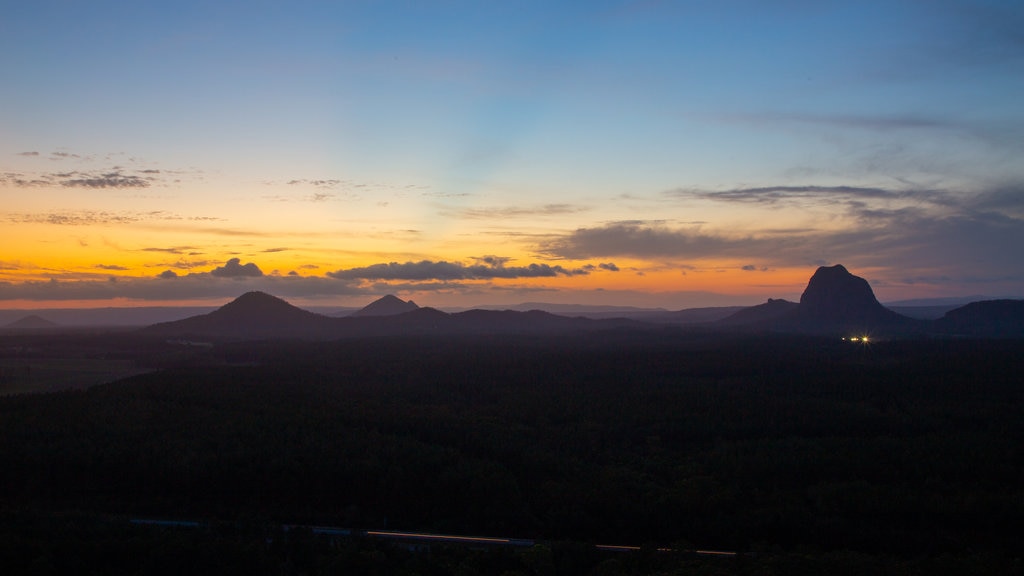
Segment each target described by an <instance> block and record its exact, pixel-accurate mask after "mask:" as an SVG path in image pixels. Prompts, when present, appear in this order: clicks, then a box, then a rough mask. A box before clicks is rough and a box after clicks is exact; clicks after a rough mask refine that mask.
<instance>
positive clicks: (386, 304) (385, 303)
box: [351, 294, 419, 317]
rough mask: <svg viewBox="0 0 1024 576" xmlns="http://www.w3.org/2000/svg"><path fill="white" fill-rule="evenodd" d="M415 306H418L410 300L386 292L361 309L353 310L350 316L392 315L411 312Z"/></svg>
mask: <svg viewBox="0 0 1024 576" xmlns="http://www.w3.org/2000/svg"><path fill="white" fill-rule="evenodd" d="M417 308H419V306H417V305H416V303H415V302H413V301H412V300H409V301H408V302H407V301H405V300H402V299H401V298H399V297H397V296H394V295H393V294H388V295H387V296H382V297H380V298H378V299H377V300H374V301H373V302H370V303H369V304H367V305H366V306H365V307H364V308H362V309H361V310H357V311H356V312H353V313H352V314H351V316H356V317H360V316H394V315H396V314H404V313H406V312H411V311H413V310H416V309H417Z"/></svg>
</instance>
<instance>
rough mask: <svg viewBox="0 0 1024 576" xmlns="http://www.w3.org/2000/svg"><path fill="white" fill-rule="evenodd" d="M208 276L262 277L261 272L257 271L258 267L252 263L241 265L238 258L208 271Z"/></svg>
mask: <svg viewBox="0 0 1024 576" xmlns="http://www.w3.org/2000/svg"><path fill="white" fill-rule="evenodd" d="M210 274H212V275H214V276H218V277H221V278H246V277H248V278H252V277H259V276H263V271H262V270H260V269H259V266H257V265H256V264H253V263H252V262H249V263H247V264H241V260H239V259H238V258H232V259H230V260H228V261H227V262H226V263H225V264H224V265H223V266H219V267H217V268H214V269H213V270H212V271H210Z"/></svg>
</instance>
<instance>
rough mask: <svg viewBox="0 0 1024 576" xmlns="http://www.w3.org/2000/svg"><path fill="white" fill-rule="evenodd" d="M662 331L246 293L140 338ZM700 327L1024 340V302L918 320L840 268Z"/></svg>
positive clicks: (627, 322) (625, 321)
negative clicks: (311, 304) (317, 308)
mask: <svg viewBox="0 0 1024 576" xmlns="http://www.w3.org/2000/svg"><path fill="white" fill-rule="evenodd" d="M402 308H405V309H406V310H405V311H403V310H402ZM716 313H717V311H716ZM663 326H664V324H663V323H662V322H659V321H658V320H655V319H652V320H650V321H647V322H644V321H640V320H638V319H629V318H609V319H594V318H583V317H567V316H560V315H556V314H551V313H549V312H544V311H541V310H530V311H526V312H523V311H517V310H481V309H472V310H466V311H464V312H457V313H453V314H449V313H446V312H442V311H441V310H437V309H434V308H429V307H425V308H421V307H419V306H417V305H416V304H415V303H413V302H411V301H409V302H404V301H402V300H401V299H399V298H397V297H395V296H390V295H389V296H384V297H382V298H380V299H378V300H376V301H374V302H372V303H371V304H369V305H368V306H366V307H365V308H363V309H361V310H360V311H358V312H357V313H355V314H353V315H351V316H347V317H342V318H335V317H329V316H323V315H320V314H315V313H313V312H309V311H307V310H303V309H301V308H297V307H295V306H293V305H291V304H289V303H288V302H285V301H284V300H282V299H280V298H277V297H275V296H271V295H270V294H266V293H263V292H249V293H247V294H243V295H242V296H239V297H238V298H236V299H235V300H233V301H232V302H229V303H228V304H225V305H224V306H222V307H220V308H218V309H217V310H214V311H213V312H210V313H208V314H203V315H199V316H192V317H189V318H185V319H184V320H178V321H175V322H164V323H161V324H154V325H152V326H149V327H148V328H144V329H143V330H142V332H143V333H145V334H152V335H158V336H164V337H177V338H196V337H199V338H203V339H213V340H268V339H278V338H298V339H306V340H328V339H345V338H361V337H366V336H404V335H426V336H440V335H489V334H495V335H497V334H536V335H540V334H558V335H562V334H566V335H568V334H571V333H573V332H575V333H582V332H588V331H596V330H608V329H615V330H619V329H627V330H654V329H660V328H659V327H663ZM705 326H707V327H711V326H717V327H719V328H721V329H723V330H730V331H732V330H755V331H777V332H788V333H801V334H822V335H826V334H828V335H840V334H844V333H860V334H868V335H872V336H879V335H907V336H909V335H923V334H926V333H927V334H934V335H938V336H970V337H993V336H995V337H1006V336H1024V300H993V301H986V302H975V303H972V304H968V305H967V306H962V307H960V308H957V309H955V310H951V311H949V312H948V313H947V314H946V315H945V316H944V317H943V318H941V319H939V320H917V319H913V318H909V317H906V316H903V315H900V314H897V313H896V312H893V311H891V310H889V309H887V308H885V307H884V306H882V305H881V304H880V303H879V302H878V300H877V299H876V298H875V295H874V292H873V291H872V290H871V286H870V285H869V284H868V282H867V281H866V280H864V279H863V278H860V277H858V276H854V275H853V274H851V273H850V272H849V271H848V270H847V269H846V268H845V267H843V266H842V265H838V264H837V265H835V266H827V267H826V266H823V267H821V268H818V269H817V271H815V273H814V274H813V275H812V276H811V278H810V280H809V281H808V283H807V288H806V289H805V290H804V292H803V294H802V295H801V297H800V302H799V303H794V302H789V301H786V300H776V299H769V300H768V301H767V302H765V303H764V304H760V305H757V306H751V307H748V308H745V309H740V310H739V311H737V312H735V313H733V314H731V315H730V316H728V317H726V318H724V319H720V320H718V321H717V322H715V323H714V324H705Z"/></svg>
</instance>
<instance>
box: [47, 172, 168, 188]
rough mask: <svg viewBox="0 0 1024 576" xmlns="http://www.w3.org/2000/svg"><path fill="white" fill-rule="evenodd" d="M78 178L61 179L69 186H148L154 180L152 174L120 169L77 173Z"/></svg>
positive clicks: (62, 182) (62, 183) (63, 184)
mask: <svg viewBox="0 0 1024 576" xmlns="http://www.w3.org/2000/svg"><path fill="white" fill-rule="evenodd" d="M76 175H77V176H78V177H77V178H67V179H65V180H63V181H61V185H62V186H66V187H68V188H146V187H148V186H149V185H150V182H151V181H152V180H153V178H152V177H151V176H137V175H134V174H124V173H123V172H122V171H120V170H114V171H112V172H103V173H100V174H76Z"/></svg>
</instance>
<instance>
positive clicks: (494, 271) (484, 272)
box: [327, 256, 589, 281]
mask: <svg viewBox="0 0 1024 576" xmlns="http://www.w3.org/2000/svg"><path fill="white" fill-rule="evenodd" d="M474 260H475V261H476V263H475V264H470V265H466V264H462V263H460V262H447V261H443V260H442V261H437V262H435V261H431V260H421V261H419V262H405V263H398V262H389V263H387V264H383V263H382V264H372V265H370V266H364V267H359V268H349V269H342V270H336V271H334V272H328V273H327V275H328V276H330V277H331V278H337V279H341V280H384V281H388V280H413V281H422V280H440V281H455V280H490V279H496V278H551V277H555V276H583V275H586V274H588V273H589V272H588V271H587V270H585V269H582V268H577V269H567V268H565V267H563V266H551V265H549V264H536V263H534V264H529V265H527V266H507V265H506V263H507V262H508V261H509V258H505V257H500V256H483V257H481V258H476V259H474Z"/></svg>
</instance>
